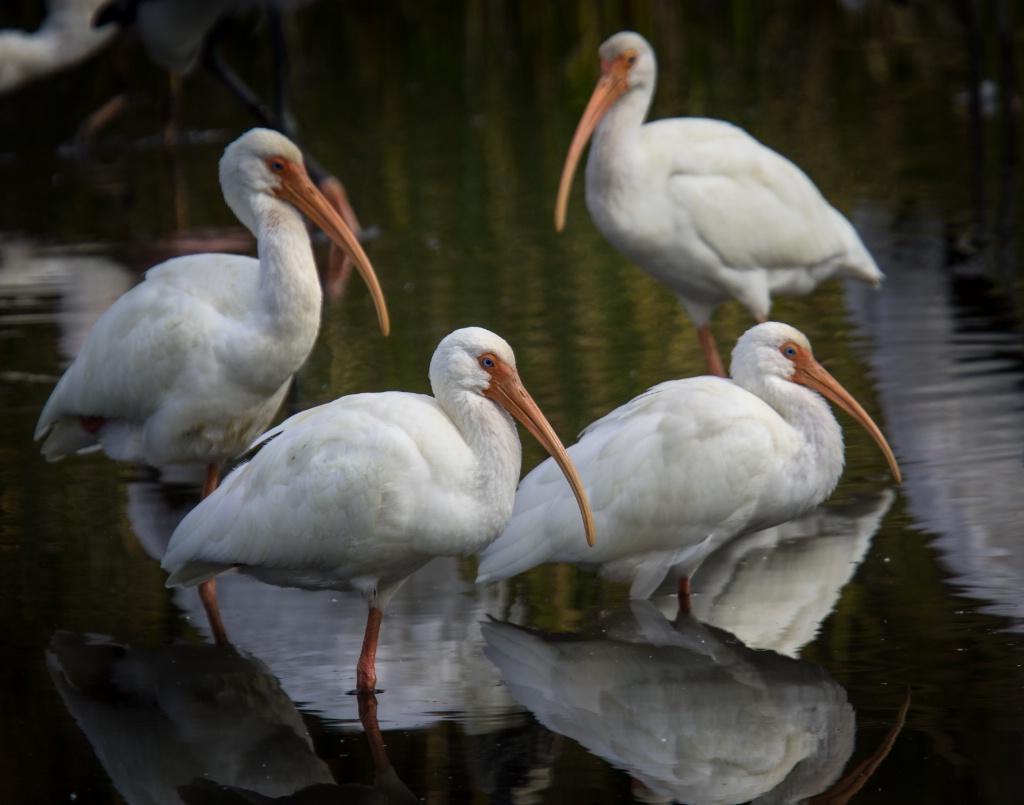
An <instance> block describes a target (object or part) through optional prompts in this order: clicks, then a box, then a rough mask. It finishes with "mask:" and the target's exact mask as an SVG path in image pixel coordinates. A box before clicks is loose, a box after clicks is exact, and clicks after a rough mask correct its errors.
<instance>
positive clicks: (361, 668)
mask: <svg viewBox="0 0 1024 805" xmlns="http://www.w3.org/2000/svg"><path fill="white" fill-rule="evenodd" d="M383 618H384V613H383V612H382V611H381V610H380V609H378V608H377V607H370V611H369V613H368V614H367V616H366V632H365V633H364V634H363V650H362V653H360V655H359V662H358V663H357V664H356V693H360V694H362V693H374V692H375V691H376V689H377V671H376V670H374V667H373V664H374V661H375V660H376V658H377V636H378V635H379V634H380V622H381V620H382V619H383Z"/></svg>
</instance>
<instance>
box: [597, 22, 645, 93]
mask: <svg viewBox="0 0 1024 805" xmlns="http://www.w3.org/2000/svg"><path fill="white" fill-rule="evenodd" d="M597 55H598V58H600V60H601V76H602V78H604V76H610V77H611V80H612V82H613V83H614V84H615V85H616V86H618V85H619V84H620V82H621V88H620V89H619V91H618V93H617V94H616V97H618V95H621V94H622V93H623V92H626V91H628V90H633V89H649V90H650V91H652V92H653V90H654V83H655V81H656V80H657V77H658V61H657V59H656V58H655V57H654V48H652V47H651V43H650V42H648V41H647V40H646V39H644V38H643V37H642V36H641V35H640V34H638V33H637V32H636V31H619V33H617V34H615V35H614V36H610V37H608V38H607V39H606V40H605V41H604V42H603V43H602V44H601V47H600V48H598V50H597Z"/></svg>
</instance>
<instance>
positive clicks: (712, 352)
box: [697, 322, 725, 377]
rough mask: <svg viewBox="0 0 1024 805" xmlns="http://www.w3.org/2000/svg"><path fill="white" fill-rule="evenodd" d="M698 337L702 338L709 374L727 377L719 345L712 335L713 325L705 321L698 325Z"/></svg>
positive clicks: (701, 344)
mask: <svg viewBox="0 0 1024 805" xmlns="http://www.w3.org/2000/svg"><path fill="white" fill-rule="evenodd" d="M697 337H698V338H699V339H700V346H701V349H703V350H704V362H705V363H706V364H707V367H708V374H710V375H716V376H718V377H725V369H724V368H723V367H722V359H721V357H720V356H719V355H718V346H717V345H716V344H715V337H714V336H713V335H711V325H710V324H708V323H707V322H705V323H704V324H702V325H701V326H700V327H698V328H697Z"/></svg>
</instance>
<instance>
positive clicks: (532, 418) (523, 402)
mask: <svg viewBox="0 0 1024 805" xmlns="http://www.w3.org/2000/svg"><path fill="white" fill-rule="evenodd" d="M477 362H478V363H479V364H480V368H481V369H483V370H484V371H485V372H487V374H488V375H490V377H491V382H490V383H489V384H488V386H487V388H485V389H484V390H483V395H484V396H485V397H487V398H488V399H491V400H494V401H495V402H496V403H498V404H499V405H500V406H502V408H504V409H505V410H506V411H508V412H509V413H510V414H512V416H514V417H515V418H516V419H518V420H519V421H520V422H521V423H522V424H523V427H525V428H526V429H527V430H528V431H530V433H532V434H533V437H534V438H535V439H536V440H537V441H538V442H540V443H541V445H543V447H544V449H545V450H547V451H548V453H550V454H551V457H552V458H553V459H554V460H555V461H556V462H557V463H558V466H559V467H561V469H562V472H563V474H564V475H565V477H566V480H568V481H569V486H571V487H572V491H573V494H574V495H575V496H576V502H577V503H578V504H579V507H580V513H581V514H582V515H583V531H584V534H585V535H586V538H587V544H588V545H593V544H594V515H593V514H592V513H591V511H590V503H589V502H588V501H587V493H586V491H584V489H583V481H581V480H580V476H579V473H577V472H576V467H575V466H573V463H572V460H571V459H570V458H569V454H568V453H566V452H565V448H564V447H563V446H562V442H561V440H560V439H559V438H558V435H557V434H556V433H555V429H554V428H552V427H551V425H550V424H549V423H548V420H547V418H546V417H545V416H544V414H542V413H541V410H540V408H539V407H538V406H537V403H535V402H534V401H533V398H532V397H531V396H530V394H529V392H528V391H527V390H526V388H525V387H524V386H523V383H522V381H521V380H520V379H519V372H517V371H516V370H515V368H514V367H512V366H509V365H508V364H507V363H506V362H505V361H503V360H501V358H498V357H497V356H495V355H493V354H491V353H490V352H485V353H483V354H482V355H480V356H479V357H478V358H477Z"/></svg>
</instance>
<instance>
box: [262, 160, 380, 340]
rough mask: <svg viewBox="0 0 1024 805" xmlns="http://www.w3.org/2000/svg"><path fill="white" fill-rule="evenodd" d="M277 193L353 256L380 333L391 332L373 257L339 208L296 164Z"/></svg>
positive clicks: (284, 178) (283, 178) (340, 247)
mask: <svg viewBox="0 0 1024 805" xmlns="http://www.w3.org/2000/svg"><path fill="white" fill-rule="evenodd" d="M277 195H278V196H279V197H280V198H283V199H284V200H285V201H289V202H291V203H292V204H294V205H295V206H296V207H297V208H298V209H299V210H300V211H301V212H303V213H304V214H305V215H306V216H308V217H309V220H311V221H312V222H313V223H314V224H316V225H317V226H318V227H320V228H321V229H322V230H323V231H324V233H325V234H326V235H327V237H329V238H330V239H331V240H332V241H333V242H334V244H335V245H336V246H337V247H338V248H339V249H341V250H342V251H343V252H345V254H347V255H348V256H349V257H351V258H352V262H353V263H354V264H355V267H356V270H357V271H358V272H359V275H360V276H361V277H362V278H363V282H365V283H366V287H367V288H369V289H370V296H371V298H372V299H373V306H374V307H375V308H376V309H377V321H378V323H379V324H380V331H381V333H382V334H384V335H387V334H388V333H390V332H391V321H390V319H389V318H388V308H387V304H386V303H385V302H384V291H382V290H381V287H380V283H379V282H378V281H377V275H376V274H375V273H374V271H373V266H372V265H371V264H370V258H369V257H367V256H366V252H364V251H363V247H362V246H360V245H359V241H358V240H357V239H356V236H355V235H354V234H352V230H351V229H349V228H348V226H347V225H346V224H345V222H344V221H343V220H342V218H341V216H340V215H339V214H338V212H337V210H335V209H334V207H332V206H331V203H330V202H329V201H328V200H327V198H326V197H325V196H324V194H323V193H321V192H320V191H319V190H318V189H317V188H316V185H314V184H313V181H312V180H311V179H310V178H309V176H308V175H307V174H306V171H305V169H303V168H300V167H299V166H298V165H295V169H294V170H291V171H289V172H288V173H287V174H286V175H283V176H282V177H281V184H280V187H279V189H278V193H277Z"/></svg>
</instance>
